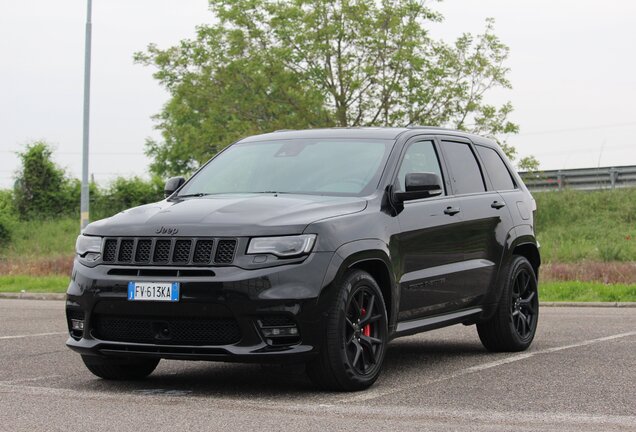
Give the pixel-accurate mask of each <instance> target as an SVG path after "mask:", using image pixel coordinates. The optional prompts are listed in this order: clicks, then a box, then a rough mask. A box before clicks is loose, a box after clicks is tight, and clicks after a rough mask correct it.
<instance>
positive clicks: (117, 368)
mask: <svg viewBox="0 0 636 432" xmlns="http://www.w3.org/2000/svg"><path fill="white" fill-rule="evenodd" d="M82 360H83V361H84V365H86V368H87V369H88V370H89V371H91V372H92V373H93V375H96V376H98V377H100V378H103V379H107V380H140V379H143V378H146V377H147V376H148V375H150V374H151V373H152V372H153V371H154V370H155V369H156V367H157V365H158V364H159V359H120V358H115V357H112V358H111V357H98V356H88V355H83V356H82Z"/></svg>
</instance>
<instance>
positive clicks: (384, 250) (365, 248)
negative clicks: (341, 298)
mask: <svg viewBox="0 0 636 432" xmlns="http://www.w3.org/2000/svg"><path fill="white" fill-rule="evenodd" d="M390 257H391V252H390V249H389V247H388V245H387V244H386V243H385V242H384V241H382V240H380V239H362V240H356V241H353V242H349V243H345V244H343V245H341V246H340V247H339V248H338V249H337V250H336V251H335V253H334V255H333V257H332V258H331V262H330V263H329V266H328V267H327V271H326V272H325V276H324V278H323V283H322V286H323V287H324V288H323V290H322V292H321V294H320V299H319V302H323V301H329V300H330V299H331V298H333V296H334V295H335V292H336V291H335V288H334V287H335V286H337V282H338V280H340V278H341V277H342V276H343V275H344V274H345V272H346V271H347V270H349V269H350V268H352V267H355V266H357V265H360V264H362V263H365V262H373V261H375V262H377V263H378V264H380V265H383V266H384V269H382V270H383V271H386V274H388V285H389V286H383V284H382V283H381V281H378V284H379V285H380V288H381V289H382V293H383V295H384V296H385V303H386V304H387V314H388V315H389V332H392V331H393V330H392V329H393V328H394V327H395V320H396V317H397V311H398V307H399V290H398V288H397V283H396V278H395V271H394V268H393V264H392V261H391V258H390ZM384 285H386V283H385V284H384ZM387 295H388V296H389V298H386V297H387ZM322 310H326V309H324V308H323V309H322Z"/></svg>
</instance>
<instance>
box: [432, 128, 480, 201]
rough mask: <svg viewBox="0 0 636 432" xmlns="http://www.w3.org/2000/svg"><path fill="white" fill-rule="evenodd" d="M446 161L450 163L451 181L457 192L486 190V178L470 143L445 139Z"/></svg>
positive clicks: (465, 192)
mask: <svg viewBox="0 0 636 432" xmlns="http://www.w3.org/2000/svg"><path fill="white" fill-rule="evenodd" d="M442 146H443V147H444V154H445V155H446V156H447V158H446V159H447V160H446V162H447V163H448V164H450V170H451V181H452V182H453V190H454V191H455V193H456V194H467V193H475V192H484V191H485V190H486V187H485V186H484V179H483V178H482V176H481V170H480V169H479V164H478V163H477V159H475V155H474V154H473V151H472V150H471V149H470V146H469V145H468V144H464V143H458V142H452V141H444V143H443V144H442Z"/></svg>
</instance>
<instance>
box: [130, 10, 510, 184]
mask: <svg viewBox="0 0 636 432" xmlns="http://www.w3.org/2000/svg"><path fill="white" fill-rule="evenodd" d="M210 8H211V10H212V12H213V13H214V14H215V15H216V17H217V18H218V23H216V24H214V25H203V26H200V27H199V28H198V31H197V36H196V38H195V39H193V40H184V41H181V43H180V44H179V45H178V46H175V47H172V48H168V49H165V50H162V49H159V48H158V47H157V46H155V45H150V46H149V47H148V50H147V51H146V52H143V53H137V54H136V60H137V61H138V62H141V63H143V64H146V65H153V66H155V67H157V72H156V73H155V75H154V76H155V78H157V79H158V80H159V81H160V82H161V84H162V85H164V86H165V87H166V88H167V89H168V91H169V92H170V94H171V98H170V100H169V101H168V103H167V104H166V105H165V106H164V108H163V110H162V111H161V113H160V114H158V115H157V116H156V119H157V120H158V128H159V129H160V130H161V132H162V136H163V142H155V141H149V142H148V143H147V153H148V154H149V155H150V156H151V157H153V159H154V162H153V164H152V169H153V171H155V172H158V173H159V172H160V173H162V174H165V173H169V174H176V173H183V172H187V171H189V170H192V169H193V168H195V167H196V166H198V165H199V164H200V163H201V162H203V161H205V160H207V159H208V158H209V157H210V156H212V155H213V154H214V153H216V152H217V151H219V150H220V149H221V148H222V147H223V146H224V145H226V144H228V143H229V142H231V141H232V140H235V139H237V138H240V137H241V136H244V135H248V134H253V133H259V132H269V131H272V130H276V129H280V128H304V127H317V126H409V125H417V124H425V125H433V126H449V127H453V128H457V129H461V130H466V131H471V132H475V133H480V134H484V135H488V136H491V137H494V138H496V139H499V140H500V139H501V137H502V136H504V135H506V134H509V133H515V132H517V131H518V127H517V125H515V124H514V123H512V122H510V121H509V120H508V116H509V114H510V112H511V111H512V105H511V104H510V103H506V104H503V105H502V106H499V107H496V106H494V105H491V104H488V103H487V102H486V101H485V96H486V94H487V93H488V91H489V90H491V89H493V88H496V87H501V88H510V83H509V81H508V80H507V78H506V75H507V73H508V68H507V67H505V66H504V62H505V60H506V58H507V56H508V47H506V46H505V45H504V44H503V43H502V42H501V41H500V40H499V38H498V37H497V36H496V35H495V34H494V23H493V21H492V20H488V21H487V22H486V28H485V30H484V32H483V33H482V34H480V35H477V36H474V35H471V34H464V35H462V36H460V37H459V38H458V39H457V40H456V41H455V43H453V44H447V43H445V42H443V41H440V40H435V39H433V38H432V37H431V36H430V34H429V32H428V30H427V26H428V24H430V23H432V22H439V21H441V20H442V16H441V15H440V14H438V13H436V12H435V11H433V10H431V9H430V8H429V7H427V6H425V4H424V2H423V1H421V0H381V1H378V0H293V1H286V2H281V1H277V0H210ZM500 144H501V145H502V147H503V149H504V150H505V151H506V152H507V153H508V154H509V155H510V156H514V149H513V148H512V147H510V146H508V145H506V143H505V142H503V141H500Z"/></svg>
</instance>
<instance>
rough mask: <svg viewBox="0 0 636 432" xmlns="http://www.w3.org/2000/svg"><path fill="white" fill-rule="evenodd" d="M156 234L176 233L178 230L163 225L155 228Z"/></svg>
mask: <svg viewBox="0 0 636 432" xmlns="http://www.w3.org/2000/svg"><path fill="white" fill-rule="evenodd" d="M155 232H156V233H157V234H176V233H178V232H179V228H166V227H164V226H162V227H160V228H157V229H156V230H155Z"/></svg>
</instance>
